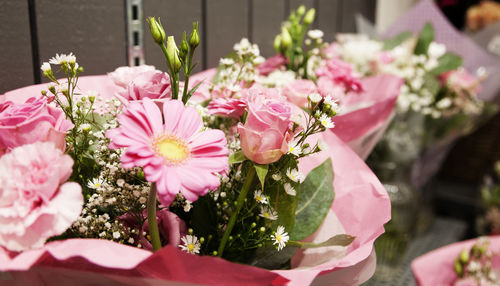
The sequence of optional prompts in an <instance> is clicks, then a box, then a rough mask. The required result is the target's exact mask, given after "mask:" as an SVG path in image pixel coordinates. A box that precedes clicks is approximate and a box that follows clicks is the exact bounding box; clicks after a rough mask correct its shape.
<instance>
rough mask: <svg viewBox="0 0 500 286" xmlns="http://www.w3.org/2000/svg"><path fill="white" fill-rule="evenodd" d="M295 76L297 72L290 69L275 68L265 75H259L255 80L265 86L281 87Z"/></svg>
mask: <svg viewBox="0 0 500 286" xmlns="http://www.w3.org/2000/svg"><path fill="white" fill-rule="evenodd" d="M296 78H297V74H296V73H295V72H294V71H290V70H279V69H277V70H275V71H273V72H271V73H270V74H269V75H267V76H259V78H258V79H257V82H258V83H260V84H262V85H263V86H266V87H278V88H279V87H283V86H285V85H287V84H289V83H290V82H292V81H294V80H295V79H296Z"/></svg>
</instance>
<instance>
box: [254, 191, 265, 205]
mask: <svg viewBox="0 0 500 286" xmlns="http://www.w3.org/2000/svg"><path fill="white" fill-rule="evenodd" d="M253 198H254V199H255V200H256V201H257V202H258V203H261V204H264V205H266V204H267V198H266V196H264V194H262V191H261V190H256V191H255V192H254V193H253Z"/></svg>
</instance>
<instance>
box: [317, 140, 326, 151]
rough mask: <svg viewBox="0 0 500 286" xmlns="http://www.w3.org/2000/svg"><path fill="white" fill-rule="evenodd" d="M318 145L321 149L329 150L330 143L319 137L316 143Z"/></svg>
mask: <svg viewBox="0 0 500 286" xmlns="http://www.w3.org/2000/svg"><path fill="white" fill-rule="evenodd" d="M316 144H317V145H318V148H319V150H321V151H326V150H328V144H326V142H325V141H324V140H323V139H319V140H318V142H317V143H316Z"/></svg>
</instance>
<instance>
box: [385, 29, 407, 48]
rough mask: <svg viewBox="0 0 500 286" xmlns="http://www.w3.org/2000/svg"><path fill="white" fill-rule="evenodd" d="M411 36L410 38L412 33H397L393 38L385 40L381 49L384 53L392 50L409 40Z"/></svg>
mask: <svg viewBox="0 0 500 286" xmlns="http://www.w3.org/2000/svg"><path fill="white" fill-rule="evenodd" d="M411 36H412V33H410V32H402V33H399V34H397V35H396V36H395V37H394V38H390V39H387V40H385V41H384V47H383V49H384V50H386V51H387V50H392V49H394V48H395V47H397V46H399V45H401V44H402V43H404V42H405V41H406V40H408V39H409V38H411Z"/></svg>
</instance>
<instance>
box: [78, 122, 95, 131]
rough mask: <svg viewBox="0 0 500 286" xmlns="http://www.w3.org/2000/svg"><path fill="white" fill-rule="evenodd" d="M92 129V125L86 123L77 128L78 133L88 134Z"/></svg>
mask: <svg viewBox="0 0 500 286" xmlns="http://www.w3.org/2000/svg"><path fill="white" fill-rule="evenodd" d="M91 129H92V125H90V124H88V123H83V124H82V125H80V126H79V127H78V131H80V132H88V131H90V130H91Z"/></svg>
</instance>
